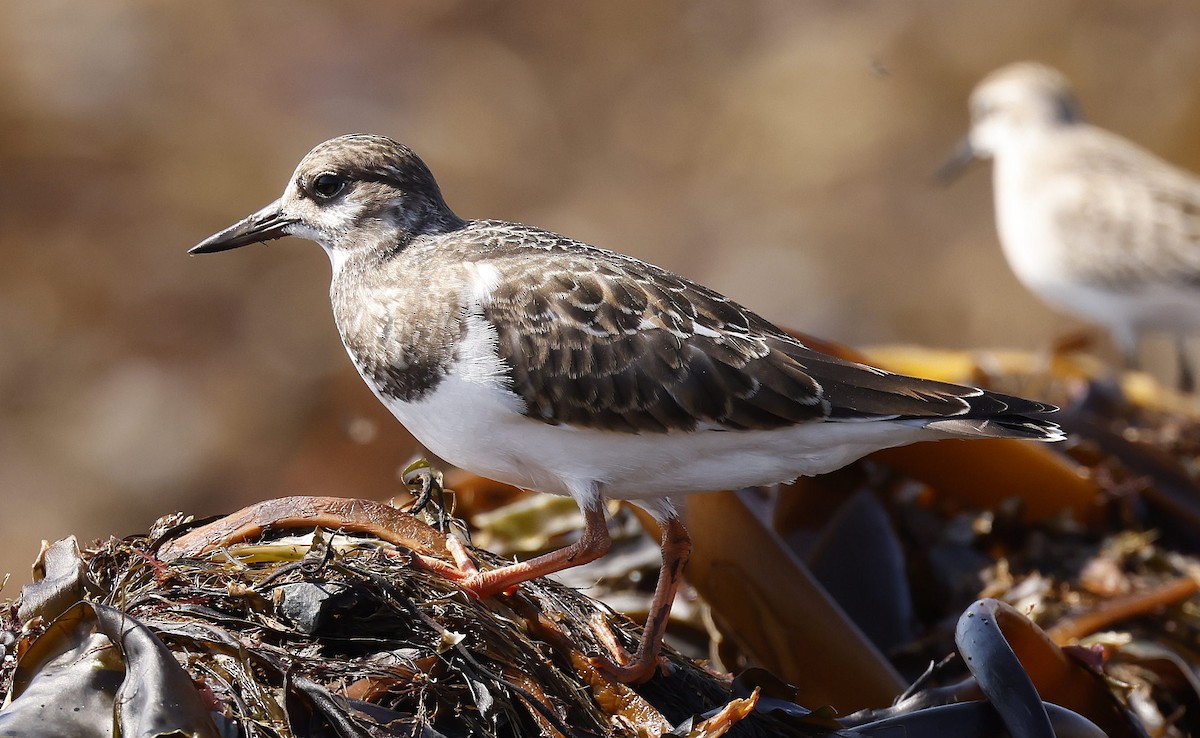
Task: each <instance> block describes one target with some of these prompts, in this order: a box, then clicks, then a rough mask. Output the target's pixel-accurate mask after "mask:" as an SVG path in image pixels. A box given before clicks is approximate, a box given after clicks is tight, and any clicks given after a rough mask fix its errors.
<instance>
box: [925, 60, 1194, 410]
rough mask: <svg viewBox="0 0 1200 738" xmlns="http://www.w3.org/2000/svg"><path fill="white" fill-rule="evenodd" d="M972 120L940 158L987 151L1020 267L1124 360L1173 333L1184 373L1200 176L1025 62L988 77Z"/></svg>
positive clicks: (1010, 250)
mask: <svg viewBox="0 0 1200 738" xmlns="http://www.w3.org/2000/svg"><path fill="white" fill-rule="evenodd" d="M970 111H971V131H970V134H969V136H968V137H967V139H966V141H965V142H964V144H963V145H962V146H960V148H959V150H958V152H957V153H956V155H955V156H954V157H953V159H952V160H951V161H950V162H948V163H947V165H946V166H945V167H944V168H943V171H942V175H943V176H944V177H949V176H952V175H953V174H955V173H956V172H957V171H959V170H960V169H961V168H962V166H963V165H964V164H965V163H966V162H968V161H969V160H971V159H972V158H974V157H981V158H991V159H992V160H993V162H994V164H993V189H994V194H995V207H996V226H997V229H998V231H999V234H1000V243H1001V245H1002V246H1003V249H1004V254H1005V256H1006V257H1007V259H1008V263H1009V264H1010V265H1011V267H1012V269H1013V271H1014V273H1015V274H1016V275H1017V277H1018V278H1019V279H1020V280H1021V282H1022V283H1024V285H1025V286H1026V287H1027V288H1029V289H1030V290H1031V291H1032V292H1034V293H1035V294H1036V295H1038V297H1040V298H1041V299H1043V300H1045V301H1046V302H1047V303H1049V304H1050V305H1052V306H1054V307H1056V308H1058V309H1061V310H1063V311H1065V312H1068V313H1072V314H1074V315H1077V316H1079V317H1081V318H1083V319H1085V320H1088V321H1091V322H1093V323H1097V324H1099V325H1102V326H1104V327H1106V328H1107V329H1108V330H1109V331H1110V332H1111V334H1112V336H1113V339H1114V341H1115V342H1116V344H1117V346H1118V347H1119V349H1120V350H1121V352H1122V354H1123V356H1124V359H1125V361H1126V363H1127V364H1128V365H1131V366H1136V365H1137V351H1138V339H1139V337H1141V336H1142V335H1143V334H1145V333H1148V332H1155V331H1161V332H1166V333H1169V334H1171V335H1173V336H1175V338H1176V342H1177V350H1178V360H1179V383H1180V386H1181V388H1183V389H1185V390H1188V391H1191V390H1192V389H1194V387H1195V378H1194V372H1193V370H1192V367H1191V362H1190V361H1189V360H1188V356H1187V347H1186V340H1185V339H1186V336H1187V335H1189V334H1191V333H1194V332H1195V331H1197V330H1198V329H1200V178H1197V177H1196V176H1194V175H1192V174H1191V173H1189V172H1186V171H1183V170H1181V169H1178V168H1176V167H1174V166H1172V165H1170V164H1168V163H1166V162H1164V161H1162V160H1161V159H1159V158H1157V157H1155V156H1154V155H1153V154H1151V153H1149V152H1147V151H1145V150H1144V149H1142V148H1140V147H1139V146H1137V145H1136V144H1133V143H1131V142H1129V141H1127V140H1125V139H1124V138H1121V137H1120V136H1117V135H1114V134H1112V133H1109V132H1108V131H1105V130H1102V129H1100V128H1097V127H1095V126H1092V125H1089V124H1088V123H1086V122H1084V120H1083V118H1082V115H1081V113H1080V109H1079V105H1078V104H1077V102H1076V100H1075V97H1074V95H1073V94H1072V91H1071V87H1070V84H1069V83H1068V81H1067V79H1066V77H1064V76H1063V75H1062V74H1060V73H1059V72H1057V71H1055V70H1054V69H1051V68H1049V67H1047V66H1044V65H1041V64H1035V63H1030V62H1022V63H1017V64H1012V65H1009V66H1006V67H1003V68H1001V69H999V70H997V71H995V72H993V73H992V74H990V75H989V76H988V77H986V78H985V79H984V80H983V81H982V82H980V83H979V85H978V86H977V87H976V88H975V90H974V92H973V93H972V94H971V99H970Z"/></svg>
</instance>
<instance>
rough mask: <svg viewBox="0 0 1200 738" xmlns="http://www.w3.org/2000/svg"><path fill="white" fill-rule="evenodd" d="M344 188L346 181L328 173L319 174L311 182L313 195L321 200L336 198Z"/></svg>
mask: <svg viewBox="0 0 1200 738" xmlns="http://www.w3.org/2000/svg"><path fill="white" fill-rule="evenodd" d="M345 188H346V180H344V179H342V178H341V177H339V176H338V175H336V174H332V173H330V172H326V173H325V174H319V175H317V177H316V179H314V180H313V181H312V192H313V194H314V195H316V196H317V197H318V198H320V199H322V200H330V199H332V198H334V197H337V195H338V193H340V192H341V191H342V190H343V189H345Z"/></svg>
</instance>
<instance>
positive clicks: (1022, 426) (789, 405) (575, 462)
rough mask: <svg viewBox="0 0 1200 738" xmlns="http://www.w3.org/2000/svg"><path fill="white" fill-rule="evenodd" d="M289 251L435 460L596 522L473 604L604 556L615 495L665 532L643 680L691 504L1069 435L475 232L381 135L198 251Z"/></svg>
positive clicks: (351, 146)
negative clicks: (953, 446) (289, 245)
mask: <svg viewBox="0 0 1200 738" xmlns="http://www.w3.org/2000/svg"><path fill="white" fill-rule="evenodd" d="M283 236H299V237H301V238H306V239H310V240H312V241H316V242H317V243H319V244H320V245H321V246H322V247H323V248H324V249H325V252H326V253H327V254H328V255H329V259H330V261H331V262H332V265H333V280H332V285H331V287H330V295H331V298H332V301H333V313H334V318H335V320H336V322H337V326H338V330H339V331H340V333H341V336H342V341H343V343H344V344H345V347H346V350H347V351H348V352H349V354H350V358H351V359H352V360H353V361H354V365H355V366H356V367H357V368H358V371H359V373H360V374H361V375H362V377H363V379H364V380H366V382H367V384H368V385H369V386H370V388H371V390H372V391H373V392H374V393H375V394H376V396H378V397H379V399H380V401H381V402H383V403H384V404H385V405H386V406H387V407H388V409H390V410H391V411H392V413H393V414H394V415H395V416H396V417H397V418H398V419H399V420H400V422H401V423H403V424H404V425H405V426H406V427H407V428H408V429H409V431H411V432H412V434H413V435H414V436H416V438H417V439H418V440H419V441H420V442H421V443H423V444H424V445H425V446H426V447H427V448H428V449H429V450H430V451H432V452H433V453H435V454H437V455H438V456H440V457H441V458H443V459H445V460H446V461H449V462H450V463H453V464H456V465H458V466H460V467H462V468H464V469H467V470H470V471H472V472H475V473H477V474H480V475H483V476H486V477H490V478H492V479H496V480H500V481H502V482H507V483H509V484H512V485H516V486H518V487H524V488H528V489H534V490H538V491H541V492H549V493H552V494H558V495H569V496H571V497H573V498H574V499H575V501H576V502H577V503H578V504H579V506H580V508H581V509H582V511H583V513H584V519H585V521H586V525H585V528H584V530H583V533H582V536H581V537H580V538H579V540H578V541H576V542H575V543H573V544H572V545H570V546H567V547H566V548H564V549H562V550H559V551H555V552H552V553H549V554H545V555H543V556H539V557H537V558H534V559H531V560H529V561H525V562H521V563H517V564H512V565H509V566H505V567H502V568H498V569H494V570H489V571H477V570H476V569H475V567H474V564H473V563H472V562H471V560H470V558H469V557H468V556H467V555H466V553H465V550H463V549H462V548H461V546H459V547H457V548H456V550H457V551H458V555H457V556H456V560H457V564H458V566H459V567H460V574H461V582H462V586H463V587H464V588H465V589H467V590H469V591H470V592H472V593H474V594H475V595H478V596H480V597H487V596H490V595H494V594H497V593H499V592H502V591H504V590H506V589H509V588H510V587H513V586H515V585H517V584H519V583H520V582H523V581H526V580H528V579H531V578H533V577H536V576H541V575H545V574H550V573H553V572H556V571H560V570H562V569H565V568H568V567H571V566H576V565H579V564H583V563H586V562H588V561H591V560H593V559H596V558H598V557H600V556H602V555H603V554H604V553H605V551H607V549H608V547H609V544H610V540H609V534H608V528H607V525H606V521H605V515H604V507H603V502H604V500H605V499H609V498H615V499H622V500H630V501H632V502H633V503H634V504H636V505H638V506H640V507H642V508H644V509H645V510H647V511H648V512H649V513H650V514H651V515H653V516H654V517H655V518H656V519H657V520H658V521H659V522H660V524H661V525H662V531H663V534H662V550H663V564H662V574H661V578H660V580H659V583H658V587H657V590H656V592H655V596H654V600H653V605H652V607H651V611H650V615H649V618H648V620H647V624H646V627H645V630H644V632H643V636H642V640H641V642H640V643H639V645H638V648H637V651H636V652H635V653H634V654H632V655H629V654H625V653H624V652H623V651H621V650H620V649H619V647H616V646H615V644H614V646H613V651H614V660H613V661H609V660H607V659H600V663H602V665H604V666H605V667H606V668H607V670H608V671H609V672H610V673H611V674H613V675H614V676H615V677H617V678H620V679H623V680H626V681H635V680H641V679H644V678H646V677H648V676H650V675H651V674H652V673H653V670H654V668H655V664H656V663H657V652H658V648H659V644H660V641H661V637H662V633H663V629H664V627H665V625H666V617H667V614H668V613H669V611H670V607H671V602H672V600H673V598H674V594H675V590H676V588H677V587H678V585H679V581H680V576H681V574H682V570H683V566H684V564H685V562H686V561H687V556H688V552H689V551H690V547H691V544H690V541H689V538H688V534H687V531H686V530H685V529H684V527H683V525H682V524H681V523H680V521H679V517H678V515H677V511H676V507H675V504H674V503H673V500H674V499H675V498H677V497H678V496H680V495H686V494H688V493H691V492H698V491H703V490H713V489H730V488H739V487H748V486H752V485H762V484H771V483H775V482H780V481H784V480H789V479H793V478H795V477H797V476H800V475H809V474H821V473H824V472H828V471H831V470H833V469H837V468H839V467H841V466H843V465H845V464H847V463H849V462H850V461H853V460H854V459H857V458H859V457H861V456H863V455H864V454H867V453H870V452H871V451H875V450H877V449H881V448H887V447H890V446H899V445H902V444H907V443H912V442H914V441H922V440H931V439H939V438H953V437H967V438H1025V439H1033V440H1043V441H1046V440H1056V439H1058V438H1060V437H1061V436H1060V433H1059V430H1058V427H1057V426H1056V425H1055V424H1053V423H1051V422H1049V421H1048V420H1046V419H1044V418H1043V417H1041V416H1043V415H1044V414H1046V413H1049V412H1052V411H1053V410H1054V408H1053V407H1052V406H1049V405H1046V404H1043V403H1040V402H1034V401H1031V400H1025V399H1021V398H1018V397H1010V396H1007V395H1001V394H996V393H992V392H986V391H984V390H980V389H975V388H971V387H960V386H956V385H952V384H944V383H941V382H934V381H929V380H925V379H916V378H913V377H906V376H901V375H897V374H892V373H889V372H886V371H883V370H880V369H876V368H873V367H870V366H865V365H862V364H856V363H852V362H848V361H843V360H840V359H837V358H834V357H831V356H828V355H825V354H822V353H819V352H817V351H814V350H812V349H810V348H807V347H806V346H804V345H803V344H801V343H800V342H798V341H796V340H795V339H793V338H791V337H789V336H788V335H787V334H786V333H785V332H784V331H782V330H780V329H779V328H777V327H775V326H774V325H772V324H771V323H769V322H768V321H766V320H765V319H763V318H761V317H759V316H758V315H755V314H754V313H752V312H750V311H749V310H747V309H745V308H743V307H741V306H740V305H738V304H737V303H735V302H733V301H732V300H730V299H728V298H726V297H724V296H722V295H720V294H718V293H716V292H714V291H712V290H710V289H708V288H706V287H703V286H701V285H699V284H696V283H695V282H691V281H689V280H687V279H685V278H683V277H679V276H676V275H674V274H672V273H670V272H668V271H666V270H664V269H660V268H658V267H656V266H653V265H651V264H647V263H646V262H643V261H639V260H638V259H635V258H633V257H630V256H625V255H623V254H619V253H615V252H612V251H606V250H603V249H599V248H596V247H594V246H589V245H587V244H584V243H580V242H579V241H574V240H572V239H570V238H567V237H565V236H560V235H558V234H555V233H550V232H549V231H544V230H542V229H540V228H535V227H533V226H527V225H521V224H518V223H509V222H505V221H499V220H464V219H462V218H460V217H458V216H457V215H455V214H454V212H453V211H452V210H450V208H449V207H447V205H446V203H445V201H444V200H443V199H442V193H441V190H440V189H439V188H438V185H437V183H436V182H435V181H434V178H433V175H432V174H431V173H430V171H429V169H428V168H427V167H426V166H425V164H424V162H422V161H421V159H419V158H418V157H417V156H416V154H414V153H413V152H412V151H410V150H409V149H408V148H406V147H405V146H403V145H401V144H399V143H397V142H395V141H393V140H391V139H389V138H385V137H383V136H369V135H351V136H342V137H340V138H335V139H333V140H331V141H326V142H325V143H323V144H320V145H319V146H317V147H316V148H315V149H313V150H312V151H311V152H309V154H308V155H307V156H305V157H304V159H303V160H302V161H301V162H300V165H299V166H298V167H297V169H296V172H295V174H293V175H292V178H291V180H290V181H289V182H288V185H287V188H286V189H285V190H284V192H283V196H282V197H281V198H279V199H278V200H276V201H275V202H273V203H271V204H270V205H267V206H266V207H264V208H263V209H261V210H259V211H258V212H256V213H254V214H253V215H251V216H249V217H247V218H246V219H244V220H242V221H240V222H238V223H236V224H234V225H233V226H230V227H229V228H227V229H225V230H223V231H221V232H220V233H217V234H216V235H214V236H212V237H210V238H208V239H206V240H205V241H203V242H202V243H200V244H199V245H198V246H196V247H194V248H193V249H192V250H191V253H210V252H215V251H224V250H226V249H232V248H237V247H239V246H245V245H247V244H252V243H257V242H261V241H268V240H271V239H275V238H280V237H283Z"/></svg>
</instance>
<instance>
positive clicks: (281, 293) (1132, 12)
mask: <svg viewBox="0 0 1200 738" xmlns="http://www.w3.org/2000/svg"><path fill="white" fill-rule="evenodd" d="M1197 39H1200V5H1197V4H1196V3H1194V2H1185V1H1181V2H1147V1H1146V0H1126V1H1123V2H1117V1H1115V0H1075V1H1074V2H1056V3H1046V2H1042V1H1037V2H1008V3H979V2H965V1H964V2H904V3H899V2H891V1H888V0H879V1H878V2H846V1H845V0H829V1H826V2H791V1H790V0H789V1H785V0H742V1H740V2H645V1H644V0H619V1H606V2H595V3H563V2H559V1H558V0H545V1H544V2H524V3H502V2H465V1H464V2H450V1H448V0H430V1H429V2H423V3H414V2H407V3H354V4H338V5H335V4H331V3H330V4H321V3H309V2H294V1H291V0H289V1H286V2H285V1H283V0H274V1H268V2H254V3H239V2H224V3H170V4H167V3H156V2H149V1H147V0H114V1H111V2H87V3H80V2H68V1H67V0H16V1H14V2H8V3H4V4H3V5H2V6H0V42H2V43H3V48H4V49H5V53H4V54H3V55H2V56H0V90H2V91H3V94H0V126H2V128H0V172H2V173H3V176H0V249H2V251H3V262H2V263H3V266H2V267H0V490H2V491H3V500H4V506H3V512H2V514H0V573H2V572H4V571H11V572H13V575H14V581H13V583H12V584H20V583H22V582H24V581H25V580H26V579H27V578H28V564H29V562H30V561H31V560H32V558H33V556H34V554H35V553H36V550H37V542H38V540H39V539H41V538H50V539H54V538H58V537H61V536H63V535H66V534H68V533H76V534H78V535H79V536H81V537H82V538H84V539H88V538H93V537H97V536H102V535H108V534H115V535H118V536H119V535H124V534H127V533H132V532H138V531H142V530H144V529H145V526H146V525H147V524H148V523H149V522H150V521H152V520H153V519H154V518H156V517H157V516H158V515H160V514H163V513H166V512H169V511H172V510H176V509H185V510H187V511H190V512H194V513H196V514H200V515H206V514H212V513H215V512H218V511H223V510H229V509H232V508H235V507H238V506H240V505H242V504H245V503H248V502H251V501H255V500H258V499H262V498H265V497H268V496H272V495H279V494H294V493H308V494H319V493H329V494H341V495H360V496H368V497H374V498H378V499H385V498H387V497H389V496H391V495H394V494H396V493H398V492H399V491H400V487H399V485H398V483H397V482H396V479H395V471H396V468H397V467H398V466H399V465H401V464H402V463H403V462H405V461H407V460H408V459H409V457H410V455H411V454H412V453H414V451H415V449H414V448H412V447H411V445H409V442H408V441H407V440H406V436H405V434H404V433H403V431H401V430H400V429H399V427H398V426H397V425H396V424H395V423H394V422H393V421H392V420H391V419H390V417H389V416H387V415H386V414H385V412H384V411H383V410H382V408H380V407H377V405H376V403H375V401H374V399H373V398H372V397H371V396H370V394H369V393H368V391H367V389H366V388H365V386H363V385H362V384H361V382H360V380H359V379H358V378H357V376H356V375H355V373H354V370H353V368H352V367H351V365H350V362H349V361H348V360H347V359H346V357H345V355H344V354H343V351H342V348H341V346H340V344H339V341H338V338H337V334H336V332H335V330H334V327H333V322H332V317H331V315H330V310H329V306H328V302H327V297H326V289H327V286H328V270H329V267H328V264H327V262H326V259H325V257H324V256H323V255H322V253H321V252H320V250H319V249H318V248H317V247H316V246H315V245H313V244H309V243H304V242H298V241H290V240H289V241H282V242H277V245H272V246H270V247H269V248H252V249H246V250H242V251H237V252H233V253H230V254H223V255H219V256H209V257H196V258H192V257H188V256H186V254H185V251H186V249H187V248H188V247H189V246H191V245H193V244H194V243H196V242H197V241H199V240H200V239H202V238H203V237H205V236H207V235H208V234H210V233H211V232H213V231H215V230H217V229H219V228H222V227H224V226H226V225H228V224H229V223H231V222H233V221H234V220H236V219H238V218H240V217H242V216H243V215H246V214H248V213H250V212H251V211H252V210H254V209H257V208H258V207H259V206H261V205H263V204H265V203H266V202H268V201H270V200H271V199H273V198H275V197H276V196H277V195H278V193H279V192H280V191H281V190H282V188H283V186H284V184H285V181H286V179H287V177H288V175H289V174H290V173H291V171H292V168H293V167H294V165H295V163H296V162H297V161H298V160H299V158H300V157H301V156H302V155H303V154H304V153H305V152H306V151H307V150H308V149H309V148H310V147H311V146H313V145H314V144H316V143H317V142H319V141H322V140H324V139H326V138H329V137H331V136H334V135H337V134H341V133H347V132H352V131H362V132H376V133H384V134H388V135H391V136H393V137H395V138H397V139H399V140H402V141H404V142H406V143H408V144H409V145H410V146H412V147H413V148H414V149H415V150H416V151H417V152H418V153H420V154H421V155H422V157H423V158H425V159H426V161H427V162H428V163H429V164H430V166H431V168H432V169H433V171H434V172H435V174H436V175H437V176H438V178H439V180H440V181H441V184H442V187H443V190H444V191H445V193H446V196H447V198H448V200H449V202H450V203H451V205H452V207H454V209H455V210H456V211H457V212H458V213H459V214H460V215H463V216H466V217H497V218H506V219H511V220H518V221H524V222H530V223H535V224H538V225H541V226H543V227H547V228H550V229H554V230H558V231H561V232H564V233H567V234H570V235H572V236H575V237H577V238H580V239H583V240H586V241H589V242H592V243H595V244H598V245H602V246H606V247H610V248H614V249H617V250H622V251H626V252H629V253H632V254H635V255H637V256H640V257H644V258H647V259H649V260H652V261H655V262H657V263H660V264H662V265H663V266H666V267H668V268H671V269H674V270H676V271H679V272H682V273H684V274H686V275H688V276H691V277H693V278H696V279H698V280H700V281H702V282H705V283H707V284H709V285H711V286H713V287H715V288H717V289H719V290H722V291H724V292H726V293H728V294H730V295H731V296H733V297H735V298H736V299H738V300H740V301H742V302H744V303H748V304H749V305H751V306H753V307H755V308H756V309H758V310H759V311H760V312H762V313H764V314H765V315H766V316H767V317H769V318H772V319H774V320H776V321H777V322H780V323H782V324H785V325H788V326H793V327H797V328H800V329H803V330H807V331H809V332H812V333H815V334H818V335H822V336H825V337H828V338H834V339H838V340H841V341H844V342H848V343H851V344H869V343H880V342H915V343H922V344H929V345H934V346H947V347H972V346H1005V347H1010V346H1011V347H1025V348H1036V347H1038V346H1042V345H1045V344H1046V342H1047V341H1049V340H1050V339H1051V338H1052V337H1054V336H1055V335H1057V334H1059V333H1062V332H1064V331H1066V330H1069V329H1071V328H1073V327H1077V326H1076V324H1074V323H1072V322H1070V321H1068V320H1067V319H1065V318H1060V317H1058V316H1056V315H1054V314H1053V313H1051V312H1050V311H1049V310H1048V309H1046V308H1044V307H1042V306H1041V305H1040V304H1039V303H1038V302H1037V301H1036V300H1035V299H1034V298H1033V297H1031V296H1029V295H1028V294H1026V293H1025V292H1024V291H1023V290H1022V289H1021V288H1020V286H1019V285H1018V284H1017V283H1016V281H1015V279H1014V278H1013V277H1012V276H1011V274H1010V273H1009V271H1008V268H1007V267H1006V265H1005V263H1004V261H1003V258H1002V256H1001V254H1000V251H999V247H998V244H997V241H996V237H995V233H994V228H993V223H992V211H991V188H990V179H989V172H988V168H987V167H979V168H978V170H976V171H973V172H970V173H968V175H967V176H965V177H964V178H963V179H962V180H961V181H959V182H958V183H957V184H955V185H954V186H952V187H949V188H938V187H935V186H933V185H932V184H931V175H932V173H933V172H934V170H935V169H936V168H937V166H938V165H939V164H940V163H941V161H942V160H943V158H944V157H945V155H946V154H947V153H948V152H949V151H950V149H951V148H952V147H953V145H954V144H955V142H956V141H957V140H958V138H959V137H960V136H961V135H962V134H963V133H964V132H965V126H966V102H965V101H966V96H967V94H968V92H969V91H970V89H971V87H972V86H973V85H974V84H975V82H977V81H978V80H979V79H980V78H981V77H982V76H983V75H984V74H986V73H987V72H989V71H991V70H992V69H994V68H996V67H998V66H1000V65H1002V64H1005V63H1007V62H1010V61H1014V60H1018V59H1026V58H1029V59H1037V60H1041V61H1045V62H1048V63H1050V64H1053V65H1055V66H1057V67H1059V68H1060V69H1062V70H1063V71H1064V72H1065V73H1066V74H1067V75H1068V76H1069V77H1071V78H1072V79H1073V80H1074V82H1075V83H1076V86H1077V89H1078V92H1079V95H1080V98H1081V100H1082V102H1083V105H1084V109H1085V111H1086V112H1087V114H1088V115H1089V117H1090V118H1091V119H1092V120H1093V121H1095V122H1098V123H1100V124H1101V125H1103V126H1105V127H1108V128H1110V129H1112V130H1115V131H1117V132H1119V133H1121V134H1124V135H1126V136H1128V137H1130V138H1132V139H1134V140H1136V141H1138V142H1140V143H1142V144H1143V145H1145V146H1147V147H1148V148H1150V149H1151V150H1152V151H1154V152H1156V153H1158V154H1160V155H1163V156H1165V157H1166V158H1168V159H1170V160H1172V161H1175V162H1177V163H1179V164H1181V165H1183V166H1186V167H1188V168H1190V169H1193V170H1200V145H1198V144H1200V83H1198V82H1197V80H1200V43H1197ZM12 584H10V589H9V590H6V594H8V595H10V596H11V595H12V594H15V590H14V589H12V588H11V587H12Z"/></svg>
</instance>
